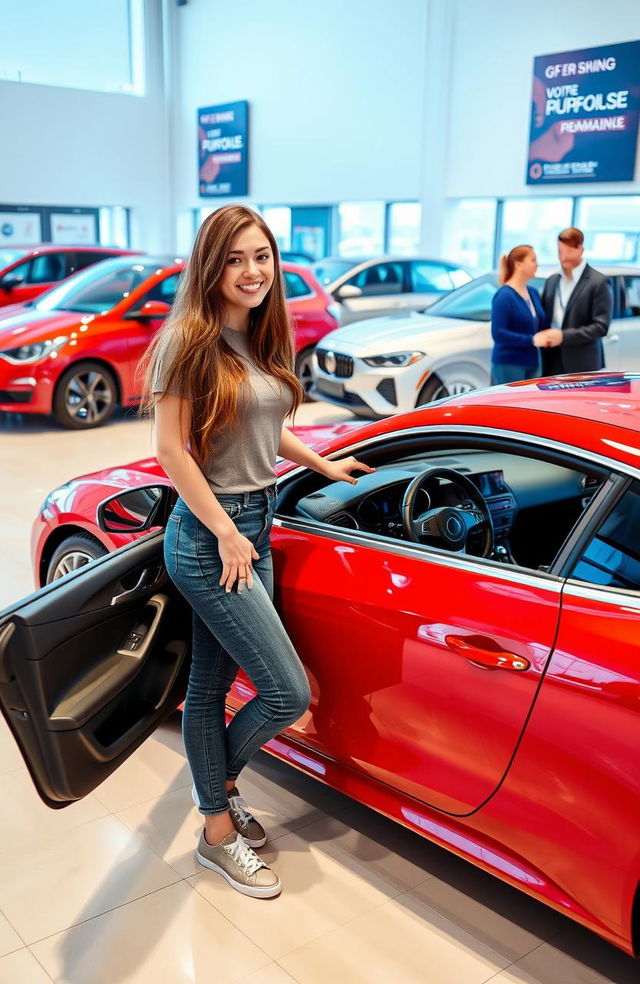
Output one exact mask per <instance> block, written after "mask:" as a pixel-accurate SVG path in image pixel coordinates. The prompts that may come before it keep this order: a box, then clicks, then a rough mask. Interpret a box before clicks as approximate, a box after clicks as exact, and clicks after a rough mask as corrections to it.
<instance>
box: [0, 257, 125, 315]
mask: <svg viewBox="0 0 640 984" xmlns="http://www.w3.org/2000/svg"><path fill="white" fill-rule="evenodd" d="M138 253H139V250H132V249H118V248H117V247H109V246H59V245H56V244H55V243H40V244H39V245H38V246H15V247H13V246H11V247H6V248H5V249H2V248H0V307H4V306H5V305H11V306H13V305H14V304H20V305H22V304H25V303H26V302H27V301H32V300H33V299H34V298H35V297H38V296H39V295H40V294H43V293H44V292H45V291H47V290H49V288H50V287H52V286H53V285H54V283H57V282H59V281H60V280H63V279H64V278H65V277H69V276H71V275H72V274H73V273H75V272H76V270H78V269H84V268H85V267H87V266H90V265H91V264H92V263H99V262H100V261H101V260H106V259H108V258H109V257H111V256H133V255H136V254H138ZM9 256H12V259H10V260H9V259H8V257H9ZM38 256H43V257H50V258H51V259H50V263H49V266H50V273H49V274H48V275H47V273H46V261H41V262H40V264H39V266H38V268H37V269H34V267H33V266H32V263H31V261H32V260H34V259H35V258H36V257H38ZM3 259H4V262H3ZM5 277H6V278H14V279H15V281H17V282H16V283H15V286H9V284H7V285H6V286H5V285H4V284H3V281H4V280H5ZM43 278H46V279H43ZM3 313H4V312H3Z"/></svg>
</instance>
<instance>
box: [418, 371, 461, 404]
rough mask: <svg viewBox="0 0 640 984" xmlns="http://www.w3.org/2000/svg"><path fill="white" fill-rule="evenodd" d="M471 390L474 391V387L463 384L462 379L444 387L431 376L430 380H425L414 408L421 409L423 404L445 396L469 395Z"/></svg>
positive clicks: (439, 380) (438, 380)
mask: <svg viewBox="0 0 640 984" xmlns="http://www.w3.org/2000/svg"><path fill="white" fill-rule="evenodd" d="M472 389H475V386H473V385H472V384H471V383H468V382H465V380H463V379H461V380H456V381H455V382H453V383H449V385H448V386H445V385H444V383H443V382H442V380H441V379H439V377H438V376H436V375H433V376H432V377H431V379H428V380H427V382H426V383H425V384H424V386H423V387H422V389H421V390H420V393H419V394H418V401H417V403H416V406H417V407H422V406H424V405H425V403H433V401H434V400H442V399H443V398H444V397H445V396H461V395H462V394H463V393H470V392H471V390H472Z"/></svg>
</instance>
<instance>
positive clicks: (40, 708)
mask: <svg viewBox="0 0 640 984" xmlns="http://www.w3.org/2000/svg"><path fill="white" fill-rule="evenodd" d="M324 453H326V454H328V455H331V456H341V455H343V454H351V453H353V454H355V455H357V457H358V458H359V459H360V460H362V461H365V462H368V463H370V464H373V465H375V466H376V471H375V472H373V473H372V474H367V475H363V476H362V477H360V478H359V480H358V482H357V484H356V485H350V484H347V483H329V482H328V481H327V480H326V479H325V478H322V477H321V476H319V475H317V474H316V473H315V472H311V471H309V470H307V469H304V468H300V467H295V466H292V465H291V464H287V463H282V464H281V465H280V476H279V479H278V489H279V498H278V509H277V516H276V520H275V524H274V529H273V538H272V543H273V551H274V560H275V569H276V584H277V593H276V603H277V605H278V607H279V610H280V612H281V615H282V617H283V619H284V622H285V624H286V626H287V629H288V631H289V633H290V635H291V637H292V639H293V641H294V644H295V646H296V648H297V650H298V652H299V653H300V656H301V658H302V660H303V662H304V664H305V667H306V670H307V673H308V676H309V680H310V682H311V689H312V695H313V697H312V703H311V706H310V709H309V711H308V712H307V713H305V714H304V716H303V717H302V718H301V719H300V720H299V721H298V722H297V723H296V724H295V725H294V726H292V727H291V728H289V729H287V730H286V731H285V732H284V733H283V734H282V735H281V736H279V737H278V738H277V739H275V740H274V741H272V742H271V743H270V744H269V746H268V748H269V750H270V751H271V752H272V753H273V754H274V755H276V756H278V757H280V758H282V759H285V760H286V761H288V762H290V763H291V764H292V765H294V766H296V767H297V768H299V769H302V770H304V771H305V772H308V773H309V774H311V775H313V776H316V777H317V778H319V779H320V780H321V781H323V782H325V783H328V784H329V785H331V786H334V787H335V788H337V789H340V790H342V791H344V792H346V793H348V794H349V795H350V796H353V797H355V798H357V799H359V800H360V801H361V802H363V803H365V804H367V805H369V806H371V807H373V808H375V809H376V810H379V811H380V812H382V813H384V814H386V815H387V816H389V817H392V818H394V819H396V820H398V821H399V822H400V823H402V824H404V825H405V826H407V827H409V828H411V829H412V830H415V831H417V832H418V833H420V834H422V835H424V836H425V837H428V838H430V839H431V840H434V841H436V842H437V843H438V844H440V845H443V846H444V847H447V848H449V849H450V850H452V851H454V852H455V853H457V854H459V855H460V856H462V857H464V858H467V859H468V860H470V861H472V862H473V863H474V864H476V865H479V866H480V867H482V868H484V869H486V870H487V871H490V872H493V873H494V874H496V875H498V876H499V877H500V878H502V879H504V880H505V881H507V882H509V883H510V884H512V885H515V886H517V887H519V888H521V889H523V890H524V891H525V892H527V893H529V894H530V895H533V896H535V897H536V898H537V899H540V900H542V901H544V902H546V903H548V904H549V905H551V906H553V907H554V908H556V909H558V910H559V911H561V912H564V913H566V914H567V915H569V916H571V917H573V918H574V919H576V920H577V921H579V922H581V923H583V924H584V925H585V926H588V927H589V928H591V929H592V930H594V931H595V932H597V933H599V934H600V935H601V936H603V937H605V938H606V939H607V940H609V941H611V942H612V943H614V944H616V945H617V946H619V947H621V948H622V949H624V950H626V951H627V952H629V953H633V952H636V953H637V952H638V948H639V946H640V888H639V886H640V852H639V849H638V845H639V844H640V759H639V756H638V749H639V748H640V660H639V658H638V639H639V638H640V634H639V629H640V374H607V373H606V372H602V373H595V374H592V375H584V376H575V377H571V376H565V377H558V378H555V379H547V380H537V381H535V382H530V383H523V384H514V385H511V386H508V387H496V388H493V389H490V390H485V391H482V392H476V393H472V394H468V395H467V396H463V397H453V398H451V399H449V400H446V401H442V402H441V403H439V404H433V405H431V406H430V407H427V408H424V409H420V410H416V411H413V412H412V413H408V414H405V415H402V416H396V417H391V418H388V419H385V420H384V421H379V422H376V423H373V424H370V425H367V426H365V427H362V428H358V429H357V430H355V431H348V432H345V433H344V434H343V435H342V436H339V437H335V438H334V440H333V441H332V442H330V443H329V445H328V446H326V447H325V450H324ZM154 474H157V475H159V474H160V473H159V472H158V470H157V466H155V465H154V464H153V462H146V463H145V462H142V463H138V464H137V465H136V466H133V467H130V468H122V469H114V470H112V471H110V472H101V473H99V474H98V475H97V476H86V477H85V478H83V479H78V480H77V481H76V482H75V483H70V484H69V485H67V486H65V487H64V488H62V489H60V490H57V491H56V492H54V493H52V494H51V496H49V498H48V499H47V501H46V503H45V504H44V507H43V512H42V516H41V517H39V518H38V520H37V522H36V525H35V529H34V545H35V558H36V569H37V576H38V578H39V579H40V580H41V579H42V577H43V570H44V566H46V565H42V563H41V559H42V556H43V551H44V550H46V542H47V537H48V536H49V535H52V534H51V533H50V530H52V529H53V530H54V532H55V528H56V517H60V516H62V517H64V522H65V523H66V522H69V523H70V522H76V523H79V524H80V525H81V526H82V528H83V529H84V530H85V531H87V532H91V534H92V535H94V536H96V537H98V538H100V539H101V542H103V543H105V545H108V541H107V540H106V539H105V532H104V531H107V533H108V536H109V538H110V544H111V545H115V544H116V543H122V542H127V541H128V546H125V547H123V548H122V549H120V550H117V551H115V552H114V553H110V554H108V555H106V556H104V557H102V558H100V559H99V560H97V561H95V562H94V563H92V564H90V565H88V566H87V567H85V568H84V569H83V570H79V571H77V572H75V573H72V574H71V575H69V576H68V577H66V578H62V579H61V580H59V581H56V582H55V583H53V584H50V585H48V586H47V587H45V588H43V589H41V590H40V591H38V592H36V594H34V595H32V596H31V597H30V598H27V599H25V600H23V601H22V602H21V603H19V604H18V605H16V607H15V608H14V609H13V610H11V611H6V612H5V613H4V614H3V616H2V617H0V654H1V666H2V677H1V678H0V679H1V683H0V696H1V699H2V706H3V710H4V713H5V716H6V718H7V721H8V722H9V725H10V727H11V729H12V731H13V733H14V735H15V736H16V739H17V741H18V744H19V745H20V747H21V749H22V750H23V754H24V756H25V758H26V760H27V762H28V763H29V766H30V769H31V774H32V776H33V779H34V782H35V784H36V786H37V787H38V790H39V792H40V795H41V797H42V798H43V800H44V801H45V802H47V803H48V804H49V805H50V806H52V807H60V806H64V805H66V804H68V803H70V802H73V801H74V800H77V799H79V798H81V797H82V796H85V795H86V794H88V793H89V792H90V791H91V790H92V789H93V788H95V787H96V786H97V785H98V784H99V783H100V782H102V780H103V779H105V778H106V777H107V776H108V775H109V774H110V773H111V772H112V771H113V770H114V769H116V768H117V767H118V766H119V765H120V764H121V763H122V762H123V761H124V759H125V758H126V756H127V755H128V754H129V753H130V752H131V751H132V750H133V749H134V748H136V747H137V746H138V745H139V744H140V743H141V742H142V741H144V739H145V738H146V737H147V736H148V735H149V734H151V733H152V731H153V729H154V728H155V727H156V726H157V724H158V722H159V721H161V720H162V719H163V717H164V716H165V715H166V714H167V713H168V712H169V711H171V710H172V709H173V708H175V707H176V706H178V704H179V703H180V701H181V700H182V699H183V697H184V692H185V678H186V676H187V673H188V667H189V651H190V632H191V619H190V613H189V611H188V609H187V607H186V606H185V604H184V603H183V601H182V600H181V598H180V596H179V595H178V593H177V592H176V590H175V589H174V587H173V585H172V583H171V582H170V581H169V580H168V578H167V575H166V572H165V569H164V566H163V559H162V547H163V532H162V527H163V524H164V522H165V520H166V517H167V515H168V510H169V508H170V506H171V504H172V501H173V499H174V496H175V493H174V491H173V489H172V488H171V486H170V485H168V484H167V481H166V479H162V477H160V478H159V479H155V478H153V475H154ZM114 492H115V498H114ZM147 531H150V532H147ZM61 532H62V531H61V528H60V524H58V525H57V535H59V534H60V533H61ZM143 533H146V535H141V534H143ZM43 541H44V544H43ZM238 604H242V600H241V596H239V601H238ZM134 637H135V645H133V643H132V642H131V640H132V639H134ZM253 692H254V691H253V688H252V685H251V682H250V681H249V680H248V679H247V678H246V677H244V676H242V674H239V675H238V677H237V679H236V681H235V683H234V684H233V686H232V689H231V691H230V693H229V696H228V702H227V710H228V714H229V716H232V715H233V714H234V713H235V712H236V711H237V709H238V708H239V707H241V706H242V704H243V703H244V702H245V701H246V700H247V699H248V698H249V697H250V696H251V695H252V694H253Z"/></svg>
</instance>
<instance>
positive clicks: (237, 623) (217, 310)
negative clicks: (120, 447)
mask: <svg viewBox="0 0 640 984" xmlns="http://www.w3.org/2000/svg"><path fill="white" fill-rule="evenodd" d="M293 360H294V347H293V337H292V330H291V325H290V321H289V316H288V312H287V308H286V303H285V298H284V292H283V286H282V278H281V273H280V264H279V258H278V250H277V247H276V243H275V240H274V238H273V236H272V234H271V232H270V231H269V229H268V227H267V226H266V225H265V223H264V221H263V220H262V219H261V217H260V216H259V215H257V214H255V213H254V212H252V211H250V210H249V209H247V208H245V207H243V206H240V205H229V206H226V207H224V208H221V209H219V210H218V211H217V212H214V213H213V214H212V215H210V216H209V217H208V218H207V219H206V220H205V222H204V223H203V224H202V226H201V227H200V230H199V232H198V235H197V237H196V241H195V244H194V247H193V253H192V255H191V258H190V260H189V262H188V264H187V266H186V269H185V270H184V273H183V275H182V278H181V282H180V286H179V289H178V294H177V297H176V300H175V304H174V307H173V309H172V311H171V314H170V316H169V317H168V318H167V322H166V324H165V326H164V327H163V329H162V331H161V332H160V334H159V337H158V338H157V339H156V341H155V343H154V344H153V346H152V348H151V350H150V352H149V354H148V356H147V358H146V374H147V375H146V382H147V392H148V393H149V394H150V395H149V397H148V401H147V402H148V405H150V406H152V407H153V409H154V411H155V449H156V455H157V458H158V461H159V462H160V464H161V465H162V467H163V468H164V470H165V471H166V473H167V475H168V476H169V477H170V478H171V480H172V482H173V484H174V485H175V487H176V489H177V491H178V494H179V498H178V501H177V503H176V505H175V508H174V510H173V512H172V514H171V516H170V517H169V521H168V524H167V530H166V534H165V563H166V567H167V571H168V573H169V575H170V577H171V578H172V580H173V581H174V583H175V584H176V586H177V587H178V588H179V590H180V591H181V593H182V594H183V595H184V597H185V598H186V599H187V601H188V602H189V603H190V605H191V606H192V608H193V647H192V649H193V651H192V665H191V672H190V677H189V685H188V689H187V696H186V700H185V705H184V711H183V716H182V722H183V724H182V728H183V736H184V744H185V750H186V753H187V758H188V760H189V765H190V766H191V771H192V774H193V778H194V799H195V798H196V797H197V803H198V805H199V808H200V812H201V813H202V814H203V815H204V829H203V831H202V833H201V835H200V840H199V844H198V848H197V851H196V858H197V860H198V861H199V862H200V863H201V864H203V865H205V866H206V867H208V868H210V869H212V870H213V871H216V872H218V873H219V874H221V875H222V876H223V877H224V878H226V880H227V881H228V882H229V884H230V885H232V886H233V887H234V888H235V889H237V890H238V891H239V892H242V893H243V894H245V895H250V896H253V897H256V898H271V897H272V896H274V895H277V894H278V893H279V892H280V890H281V884H280V880H279V878H278V876H277V875H276V874H275V872H274V871H272V870H271V869H270V868H269V867H268V866H267V865H266V864H265V863H264V861H262V860H261V859H260V858H259V857H258V856H257V855H256V854H255V853H254V851H253V850H252V847H259V846H262V845H263V844H264V843H265V841H266V833H265V831H264V829H263V828H262V826H261V825H260V824H259V823H258V821H257V820H256V819H255V818H254V817H253V816H252V814H251V813H249V811H248V809H247V806H246V803H245V802H244V800H243V799H242V798H241V797H240V794H239V792H238V789H237V785H236V783H237V779H238V775H239V773H240V772H241V770H242V768H243V767H244V766H245V765H246V763H247V762H248V760H249V759H250V758H251V756H252V755H253V754H254V752H256V751H257V750H258V749H259V748H260V747H261V746H262V745H263V744H264V743H265V742H267V741H269V740H270V739H271V738H273V737H274V736H275V735H276V734H277V733H278V732H280V731H281V730H282V729H283V728H286V727H287V726H289V725H291V724H293V722H294V721H297V719H298V718H299V717H300V716H301V715H302V714H303V713H304V711H305V710H306V709H307V707H308V704H309V700H310V691H309V684H308V681H307V677H306V675H305V672H304V669H303V667H302V664H301V662H300V660H299V658H298V656H297V654H296V652H295V650H294V648H293V646H292V644H291V641H290V639H289V637H288V636H287V634H286V632H285V629H284V627H283V625H282V623H281V621H280V619H279V618H278V615H277V613H276V610H275V608H274V606H273V601H272V592H273V574H272V565H271V554H270V548H269V532H270V529H271V523H272V519H273V513H274V509H275V485H274V482H275V475H274V467H275V462H276V454H280V455H282V457H284V458H288V459H290V460H292V461H295V462H297V463H298V464H300V465H306V466H307V467H310V468H313V469H315V470H316V471H318V472H320V473H321V474H322V475H325V476H326V477H327V478H328V479H330V480H331V481H340V480H342V481H346V482H350V483H351V484H355V482H356V479H354V478H352V477H351V473H352V472H353V471H356V470H361V471H365V472H370V471H373V469H372V468H369V467H368V466H367V465H364V464H361V463H360V462H359V461H356V459H355V458H346V459H344V460H342V461H325V460H324V459H322V458H321V457H319V455H317V454H315V452H313V451H311V450H310V449H309V448H307V447H306V446H305V445H304V444H303V443H302V442H301V441H300V440H298V438H296V437H295V436H294V435H293V434H292V433H291V432H290V431H288V430H287V429H286V428H285V427H284V426H283V421H284V418H285V416H286V415H287V414H288V413H290V412H292V411H295V410H296V409H297V407H298V406H299V404H300V402H301V400H302V398H303V392H302V387H301V386H300V384H299V382H298V381H297V379H296V377H295V374H294V372H293ZM238 667H241V668H242V670H243V671H244V672H245V673H246V674H247V675H248V676H249V678H250V679H251V680H252V682H253V684H254V685H255V687H256V690H257V695H256V696H255V697H254V698H253V699H252V700H250V701H249V702H248V703H247V704H245V705H244V707H242V708H241V709H240V710H239V711H238V712H237V714H236V715H235V716H234V718H233V719H232V721H231V722H230V724H229V726H228V727H225V696H226V694H227V692H228V690H229V688H230V686H231V684H232V683H233V680H234V678H235V675H236V672H237V670H238Z"/></svg>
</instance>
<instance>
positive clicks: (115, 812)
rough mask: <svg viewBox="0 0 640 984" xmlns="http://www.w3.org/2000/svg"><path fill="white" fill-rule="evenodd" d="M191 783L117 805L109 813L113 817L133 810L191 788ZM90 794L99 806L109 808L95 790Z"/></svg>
mask: <svg viewBox="0 0 640 984" xmlns="http://www.w3.org/2000/svg"><path fill="white" fill-rule="evenodd" d="M191 785H192V783H190V782H189V783H185V785H184V786H174V787H173V788H172V789H165V791H164V792H162V793H160V795H159V796H150V797H149V799H146V800H140V802H139V803H130V804H129V806H123V807H122V808H120V807H118V808H116V809H115V810H110V815H111V816H114V817H115V816H117V815H118V814H119V813H126V811H127V810H135V809H136V807H138V806H145V805H146V804H147V803H153V802H154V801H156V800H161V799H162V797H163V796H168V795H170V794H171V793H177V792H178V790H180V789H187V788H191ZM97 788H99V787H97ZM91 795H92V796H95V798H96V799H97V800H98V802H99V803H100V805H101V806H104V808H105V810H109V806H108V805H107V804H106V803H104V802H103V801H102V800H101V799H100V796H99V794H98V793H97V792H96V791H95V790H94V791H93V793H92V794H91ZM192 802H193V801H192Z"/></svg>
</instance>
